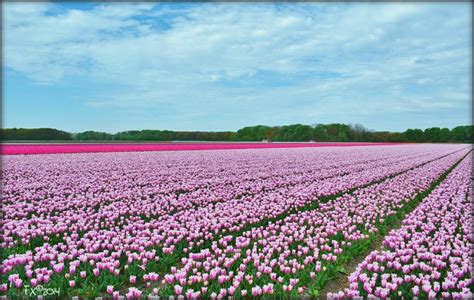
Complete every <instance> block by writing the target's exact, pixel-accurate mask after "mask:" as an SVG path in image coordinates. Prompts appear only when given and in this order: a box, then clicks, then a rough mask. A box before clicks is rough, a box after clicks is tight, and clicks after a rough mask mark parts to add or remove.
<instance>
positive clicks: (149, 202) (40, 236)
mask: <svg viewBox="0 0 474 300" xmlns="http://www.w3.org/2000/svg"><path fill="white" fill-rule="evenodd" d="M407 148H409V147H407ZM368 149H375V147H371V148H368ZM303 150H308V149H300V150H298V151H296V152H297V153H296V154H295V153H294V152H295V150H293V153H292V152H288V150H287V151H282V150H279V151H277V150H274V151H273V152H272V153H270V154H268V153H254V154H253V156H256V159H255V160H254V161H253V162H254V163H256V164H257V165H258V164H259V162H260V163H261V164H260V165H261V166H262V169H263V171H264V170H265V169H269V170H270V172H269V173H270V174H272V173H274V172H272V170H273V169H277V168H275V163H273V165H268V164H267V163H266V162H267V161H275V160H276V159H280V160H281V163H282V166H281V167H282V168H283V170H289V171H288V173H287V175H288V176H284V174H285V173H284V171H283V174H282V173H281V172H282V171H280V174H279V176H275V177H273V178H272V177H271V176H267V179H268V181H267V182H266V183H264V184H262V186H264V188H260V189H258V190H256V191H254V192H253V193H251V194H247V195H245V196H242V195H243V194H242V193H241V191H242V187H241V185H239V184H237V183H236V182H237V178H238V177H239V176H240V177H243V178H244V179H242V181H243V182H244V184H245V181H246V180H247V181H248V179H246V176H247V175H248V174H249V172H250V168H251V166H248V165H247V166H246V167H242V168H241V169H240V170H238V171H237V174H234V175H233V176H230V174H228V173H227V172H228V171H226V170H228V169H232V167H233V166H234V164H236V165H239V164H240V163H241V162H242V161H243V160H244V159H246V161H251V159H250V158H251V155H250V154H249V153H248V152H246V153H243V154H242V158H240V159H235V158H234V159H232V158H233V157H235V155H233V156H229V155H231V153H230V151H223V152H221V153H220V154H221V155H222V159H223V161H221V162H220V163H219V164H217V165H211V166H214V167H210V170H208V172H205V168H206V166H208V165H209V163H210V161H211V160H214V161H215V160H216V154H215V153H216V152H217V151H216V152H213V153H212V154H214V155H212V157H208V156H206V155H203V154H195V156H197V158H198V159H199V160H198V161H193V158H196V157H194V156H192V155H189V156H190V160H191V164H190V169H191V170H192V172H185V171H184V170H183V168H184V167H183V166H182V165H178V167H177V168H176V170H174V171H173V172H174V173H173V174H175V175H176V174H185V175H179V176H176V177H177V180H176V181H175V180H174V179H173V176H170V177H171V179H170V181H171V182H183V181H184V182H186V181H190V182H193V177H199V176H200V175H197V174H202V173H204V174H207V175H204V179H203V180H201V181H200V179H198V180H196V181H197V183H202V182H203V181H204V182H206V180H207V182H208V183H209V178H214V177H217V178H221V177H224V178H227V177H233V178H235V180H234V181H233V182H232V184H231V185H228V186H227V190H229V191H230V192H227V193H226V192H225V190H222V192H219V193H217V192H216V193H213V194H212V197H211V196H210V195H209V194H207V192H205V191H206V188H204V187H203V188H198V189H196V190H195V191H196V193H189V195H187V197H186V199H187V200H184V199H182V198H184V197H179V196H181V195H179V196H178V197H176V194H175V192H176V191H177V190H182V189H183V186H182V184H181V183H180V184H178V185H177V186H176V188H175V189H173V190H172V193H171V194H165V195H161V196H156V198H154V197H149V196H146V195H150V192H149V190H147V188H146V187H148V188H150V189H158V190H159V189H161V188H162V186H161V185H159V184H157V187H156V188H155V187H154V182H163V181H166V180H165V177H163V175H160V170H162V169H163V164H166V165H168V164H170V163H172V162H174V161H176V157H175V156H176V155H177V154H176V153H171V154H172V155H173V156H172V158H173V159H171V161H170V162H166V158H167V156H166V155H164V154H162V153H158V154H162V155H159V157H154V156H152V154H149V153H146V154H142V155H140V156H133V157H132V158H130V157H128V156H124V155H121V156H120V157H119V158H121V159H123V160H125V161H122V160H120V159H118V158H117V157H116V155H117V154H116V155H110V154H109V155H104V154H102V156H105V157H102V160H97V158H96V159H94V157H91V158H90V159H87V160H86V158H85V157H83V156H84V155H78V157H73V158H71V156H70V155H66V157H65V158H63V159H64V160H62V161H61V160H60V159H59V158H58V156H57V155H56V156H54V158H55V159H56V160H59V162H57V163H56V164H54V163H53V161H50V160H49V159H51V158H49V159H48V158H45V156H44V155H43V156H41V159H39V158H37V159H36V160H35V158H33V157H32V156H30V157H23V158H21V159H17V157H8V158H9V159H6V160H5V163H4V166H5V168H4V174H3V178H4V181H3V187H4V190H3V198H2V201H3V204H4V206H3V211H4V213H5V219H4V220H3V221H2V226H3V228H4V229H5V231H4V234H3V236H2V243H1V244H0V246H1V247H2V248H12V247H13V246H14V245H15V244H17V243H18V242H21V243H22V244H25V245H28V244H31V243H30V241H31V240H34V239H37V240H39V241H40V242H41V241H42V240H45V241H47V242H48V240H49V239H50V237H51V236H53V237H54V236H56V237H60V238H61V239H65V238H68V237H70V238H72V239H79V238H80V239H82V238H84V239H85V240H86V241H85V242H84V243H87V242H89V241H88V239H89V234H88V233H90V232H93V233H94V238H95V239H96V240H97V239H100V240H102V241H104V240H108V239H111V238H112V237H111V236H110V234H111V233H110V231H116V229H117V228H120V230H118V232H115V233H116V234H115V235H114V236H113V237H115V238H116V239H124V238H126V237H133V238H135V239H138V240H140V237H138V236H137V234H136V232H140V231H141V230H140V228H137V227H140V226H145V227H146V228H147V229H149V230H151V231H152V233H150V234H149V235H152V238H151V239H150V238H148V237H146V236H145V237H144V240H145V241H144V242H142V243H140V246H144V247H149V244H150V241H151V242H152V244H155V245H157V246H159V247H161V248H162V249H163V252H165V253H167V252H173V250H174V249H173V247H176V244H177V243H179V242H181V241H185V240H187V241H190V243H189V246H190V247H192V246H193V245H194V243H193V241H194V240H198V239H199V240H198V241H197V242H196V244H197V245H200V244H201V243H203V241H204V240H206V239H210V238H212V236H213V235H214V234H215V233H218V232H226V231H237V230H239V229H241V228H243V227H244V226H246V225H247V224H251V223H256V222H259V221H262V220H265V219H267V218H272V217H276V216H278V215H280V214H282V213H283V212H285V211H288V210H289V209H292V208H298V207H301V206H304V205H305V204H307V203H308V202H311V201H313V200H314V199H315V198H318V197H323V196H327V195H331V194H336V193H339V192H342V191H345V190H347V189H350V188H354V187H357V186H361V185H364V184H367V183H370V182H371V181H374V180H377V179H381V178H384V177H386V176H389V175H392V174H395V173H397V172H400V171H403V170H406V169H408V168H411V167H414V166H416V165H419V164H421V163H425V162H426V161H429V160H431V159H435V158H438V157H439V156H441V155H446V154H447V153H450V152H452V151H453V150H456V149H453V147H452V146H451V147H444V148H442V149H433V148H431V149H430V147H414V149H411V151H409V150H407V149H405V148H401V149H399V151H400V152H401V153H398V152H397V150H396V149H394V148H384V147H382V148H381V149H379V150H374V153H373V157H375V158H376V159H374V158H373V157H371V156H369V158H368V155H367V154H366V152H367V149H366V151H364V152H358V153H357V154H358V155H356V156H355V157H354V156H353V154H349V153H348V151H347V150H346V151H345V152H344V151H343V150H344V149H341V150H339V149H338V151H336V152H343V153H345V154H346V157H345V158H346V159H348V161H349V162H350V163H348V164H347V165H343V166H341V164H342V162H341V161H339V160H336V161H335V164H336V165H339V166H340V167H339V168H335V166H336V165H334V164H332V165H331V164H328V163H326V164H324V163H322V161H334V157H332V156H333V155H334V154H332V152H330V151H324V150H325V149H317V150H319V151H303ZM390 150H391V151H392V152H390ZM394 150H395V151H394ZM434 150H437V151H434ZM379 151H380V152H379ZM393 151H394V152H393ZM423 151H424V152H423ZM412 152H414V153H415V154H413V153H412ZM289 153H291V154H292V155H288V154H289ZM158 154H155V155H158ZM325 154H327V155H325ZM339 154H341V153H339ZM90 155H92V154H90ZM341 156H344V155H341ZM386 156H388V158H387V157H386ZM202 157H205V158H206V160H204V163H203V159H202ZM379 157H380V158H379ZM74 158H75V159H74ZM158 158H161V159H162V160H158ZM182 159H183V157H181V160H182ZM296 159H300V160H301V161H302V162H300V163H299V165H300V166H301V168H302V169H303V171H304V172H305V174H299V175H294V172H295V169H294V168H293V169H291V168H289V167H288V166H287V164H288V162H290V163H292V164H296ZM25 160H26V162H25ZM111 160H112V161H119V162H117V163H116V164H115V165H114V164H111V165H109V169H104V168H103V166H104V165H103V164H104V161H105V162H110V161H111ZM234 160H237V162H235V161H234ZM147 161H148V162H147ZM150 161H151V162H154V161H158V165H157V166H156V168H154V169H153V170H155V171H154V172H152V169H149V168H148V166H149V165H151V164H152V163H150ZM163 161H165V162H163ZM199 162H200V163H201V165H199ZM224 163H227V165H229V167H228V168H223V166H222V164H224ZM117 164H118V165H119V166H121V171H120V172H122V173H123V174H129V173H128V172H127V171H128V169H132V171H133V175H130V176H129V175H124V176H123V177H122V180H121V181H119V178H120V176H119V175H116V176H114V174H116V173H117V169H118V168H119V167H118V166H117ZM321 164H322V165H323V166H324V168H322V169H321V168H320V167H319V168H318V166H319V165H321ZM26 166H28V167H26ZM195 166H198V167H195ZM54 168H57V170H55V169H54ZM312 168H313V169H316V171H312V170H311V169H312ZM167 169H168V168H167ZM216 169H218V170H216ZM33 170H36V173H35V174H33V173H32V172H33ZM81 170H82V171H81ZM94 170H95V171H94ZM220 171H222V174H220ZM240 171H242V172H240ZM79 174H82V175H79ZM143 174H146V176H145V175H143ZM154 174H157V178H155V179H156V180H155V179H154ZM165 174H168V175H170V174H169V173H166V172H165ZM195 174H196V175H195ZM342 174H345V175H342ZM186 175H187V176H189V179H188V180H185V178H186V177H183V176H186ZM257 176H258V175H257ZM260 176H261V175H260ZM324 176H326V177H324ZM81 177H83V178H81ZM84 177H85V178H84ZM286 177H287V178H286ZM77 178H79V182H76V180H77ZM110 178H113V179H112V180H111V181H107V180H108V179H110ZM257 178H258V177H257ZM282 178H286V179H282ZM288 178H289V179H288ZM99 179H101V180H105V181H107V184H104V182H101V181H100V180H99ZM280 179H281V180H280ZM257 180H258V179H257ZM288 180H291V181H292V182H291V184H288ZM258 181H260V182H261V180H258ZM272 181H273V183H272ZM80 182H82V184H80ZM84 182H87V184H84ZM275 182H284V184H281V185H280V186H279V188H278V187H277V186H276V185H275V184H274V183H275ZM251 184H253V185H257V184H256V183H255V181H254V182H251ZM198 185H199V184H198ZM222 185H224V184H222ZM91 186H94V190H93V191H89V189H90V187H91ZM216 186H219V184H218V183H216ZM104 189H105V190H104ZM209 189H211V188H209ZM245 190H247V188H245ZM110 191H112V192H113V196H112V195H111V193H110ZM236 191H237V192H236ZM229 194H230V195H232V197H233V198H232V197H229ZM61 195H62V196H61ZM171 195H172V196H171ZM170 197H174V201H168V200H170V199H171V198H170ZM208 199H217V200H216V201H217V202H216V203H212V202H211V203H209V200H208ZM219 199H220V200H219ZM137 200H138V201H137ZM193 201H194V202H195V203H196V202H201V205H198V206H197V207H193V208H192V209H190V208H188V209H185V208H182V207H181V210H179V211H178V212H176V213H174V214H170V213H169V210H164V209H163V207H164V206H166V205H165V204H166V203H172V204H173V205H171V207H172V208H173V210H177V208H178V207H179V203H187V204H189V203H192V202H193ZM174 204H176V205H174ZM124 228H125V230H123V229H124ZM111 229H112V230H111ZM137 229H138V230H137ZM76 236H77V237H76ZM98 236H100V237H98ZM104 242H105V241H104ZM115 243H116V241H115ZM120 243H122V242H120Z"/></svg>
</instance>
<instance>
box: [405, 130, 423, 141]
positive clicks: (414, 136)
mask: <svg viewBox="0 0 474 300" xmlns="http://www.w3.org/2000/svg"><path fill="white" fill-rule="evenodd" d="M405 138H406V139H407V141H408V142H416V143H421V142H424V141H425V135H424V133H423V130H421V129H407V130H406V131H405Z"/></svg>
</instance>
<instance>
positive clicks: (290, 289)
mask: <svg viewBox="0 0 474 300" xmlns="http://www.w3.org/2000/svg"><path fill="white" fill-rule="evenodd" d="M465 154H466V151H463V152H460V153H457V154H455V155H450V156H448V157H446V158H443V159H440V160H437V161H434V162H431V163H428V164H426V165H424V166H422V167H419V168H417V169H415V170H411V171H409V172H406V173H404V174H401V175H399V176H396V177H394V178H391V179H388V180H386V181H384V182H382V183H379V184H375V185H372V186H369V187H367V188H363V189H360V190H357V191H356V192H354V193H353V194H346V195H344V196H342V197H339V198H338V199H336V200H334V201H330V202H328V203H323V204H321V205H320V206H319V207H318V208H317V209H314V210H311V211H306V212H299V213H295V214H292V215H290V216H288V217H286V218H285V219H283V220H280V221H277V222H275V223H270V224H267V225H266V226H262V227H256V228H252V229H250V230H248V231H245V232H243V233H242V234H241V235H239V236H232V235H228V236H224V237H222V238H220V239H219V240H218V241H215V242H213V243H212V245H211V246H210V247H209V248H206V249H202V250H201V251H199V252H196V253H190V255H189V256H188V257H186V258H183V259H182V260H181V263H182V265H183V266H182V267H181V268H172V269H171V272H170V273H169V274H166V275H165V276H164V282H165V283H166V284H168V286H169V287H173V289H172V290H171V288H168V291H165V292H164V293H165V294H166V292H168V293H169V294H176V295H181V294H183V295H187V296H189V295H192V296H193V297H195V296H198V295H202V296H206V297H207V296H209V297H211V298H216V297H225V296H229V295H230V296H237V297H239V296H246V295H249V294H251V295H252V296H262V295H267V296H268V295H272V294H274V293H275V292H278V293H290V294H292V295H293V296H296V295H298V294H304V293H308V292H309V293H310V294H311V293H313V294H314V291H313V290H312V285H314V284H312V283H315V282H317V281H318V277H321V278H322V279H320V280H323V279H324V278H325V277H327V275H326V274H325V272H326V271H327V268H330V266H331V265H333V264H334V263H335V262H336V261H337V260H338V256H340V255H342V253H343V252H344V251H350V248H351V246H352V243H355V242H357V241H360V240H364V239H368V238H369V236H370V235H371V234H373V233H375V232H376V231H377V230H378V229H377V225H378V224H380V223H383V222H384V219H386V218H389V217H390V216H391V215H394V214H395V213H396V212H397V211H398V210H399V209H401V208H402V207H403V206H405V205H406V204H407V203H408V202H410V201H411V200H413V199H414V198H415V197H416V195H417V194H418V193H420V192H421V191H424V190H426V189H428V188H429V187H430V185H431V184H432V183H433V182H435V181H436V180H437V179H438V178H439V177H440V176H441V175H442V174H443V173H444V172H445V171H446V170H447V169H449V168H450V167H451V166H452V165H453V164H454V163H455V162H457V161H459V159H460V158H461V157H462V156H463V155H465ZM269 283H271V284H272V286H271V289H269V288H268V284H269ZM308 283H309V286H308Z"/></svg>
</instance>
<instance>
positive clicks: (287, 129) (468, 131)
mask: <svg viewBox="0 0 474 300" xmlns="http://www.w3.org/2000/svg"><path fill="white" fill-rule="evenodd" d="M473 129H474V127H473V126H472V125H467V126H457V127H455V128H452V129H449V128H439V127H432V128H427V129H425V130H421V129H408V130H406V131H404V132H389V131H373V130H368V129H367V128H365V127H364V126H362V125H360V124H351V125H348V124H341V123H333V124H317V125H313V126H310V125H303V124H293V125H287V126H264V125H257V126H249V127H244V128H242V129H239V130H237V131H171V130H130V131H122V132H118V133H115V134H111V133H107V132H98V131H84V132H79V133H70V132H66V131H62V130H57V129H53V128H28V129H27V128H6V129H1V130H0V138H1V140H3V141H48V140H51V141H53V140H56V141H163V142H164V141H223V142H225V141H253V142H257V141H275V142H309V141H315V142H417V143H448V142H456V143H472V140H473Z"/></svg>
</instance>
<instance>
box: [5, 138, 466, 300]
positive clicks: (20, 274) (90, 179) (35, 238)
mask: <svg viewBox="0 0 474 300" xmlns="http://www.w3.org/2000/svg"><path fill="white" fill-rule="evenodd" d="M203 145H204V146H203ZM203 145H199V144H196V145H191V144H189V145H188V146H180V147H181V148H180V147H177V148H176V147H175V146H174V145H172V146H169V145H168V146H163V145H162V146H159V147H158V146H156V145H144V146H142V145H125V146H124V145H117V144H114V145H105V144H103V145H96V146H93V147H91V145H89V146H81V147H82V148H81V147H79V146H78V147H75V145H62V146H61V145H56V146H48V145H46V146H44V145H43V146H40V145H37V146H35V145H9V147H8V148H5V149H3V150H2V172H1V176H2V178H1V180H2V195H1V197H2V217H1V220H0V222H1V229H2V233H1V238H0V249H1V265H0V274H1V282H0V295H1V296H7V297H24V296H31V294H28V291H30V292H31V291H32V290H34V289H35V288H37V287H40V286H41V287H42V288H41V290H43V291H44V289H45V288H50V289H57V291H58V294H59V296H61V297H63V296H69V297H70V296H79V297H96V296H107V297H113V298H117V299H118V298H120V297H126V298H128V299H130V298H145V297H156V296H159V297H162V298H163V297H164V298H167V297H169V296H174V297H175V298H176V297H179V298H186V299H196V298H205V299H208V298H210V299H221V298H227V297H234V298H252V297H262V298H266V297H273V296H282V297H291V298H297V297H314V298H318V297H320V298H326V297H329V298H337V299H339V298H341V299H345V298H361V297H378V298H400V297H405V298H412V297H413V296H418V297H421V298H449V299H451V298H454V299H467V298H472V297H473V291H474V282H473V279H472V278H473V276H472V274H473V269H472V256H473V250H474V248H473V229H472V226H473V225H474V224H473V223H472V168H471V163H472V152H471V151H472V147H471V145H458V144H400V145H397V144H385V145H377V144H356V145H350V144H349V143H346V144H337V143H336V144H326V145H324V146H318V144H310V143H307V144H294V145H292V144H286V145H284V144H282V146H275V147H272V146H271V145H272V144H252V143H246V144H242V145H240V146H237V144H236V146H232V144H214V145H215V146H213V144H211V143H209V144H203ZM262 145H264V146H262ZM267 145H270V146H267ZM283 145H284V146H283ZM308 145H309V146H308ZM35 147H36V148H35ZM54 147H56V148H54ZM160 147H164V148H160ZM182 150H194V151H182ZM351 266H352V267H351ZM336 281H337V282H338V284H336V285H335V284H334V282H336Z"/></svg>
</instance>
